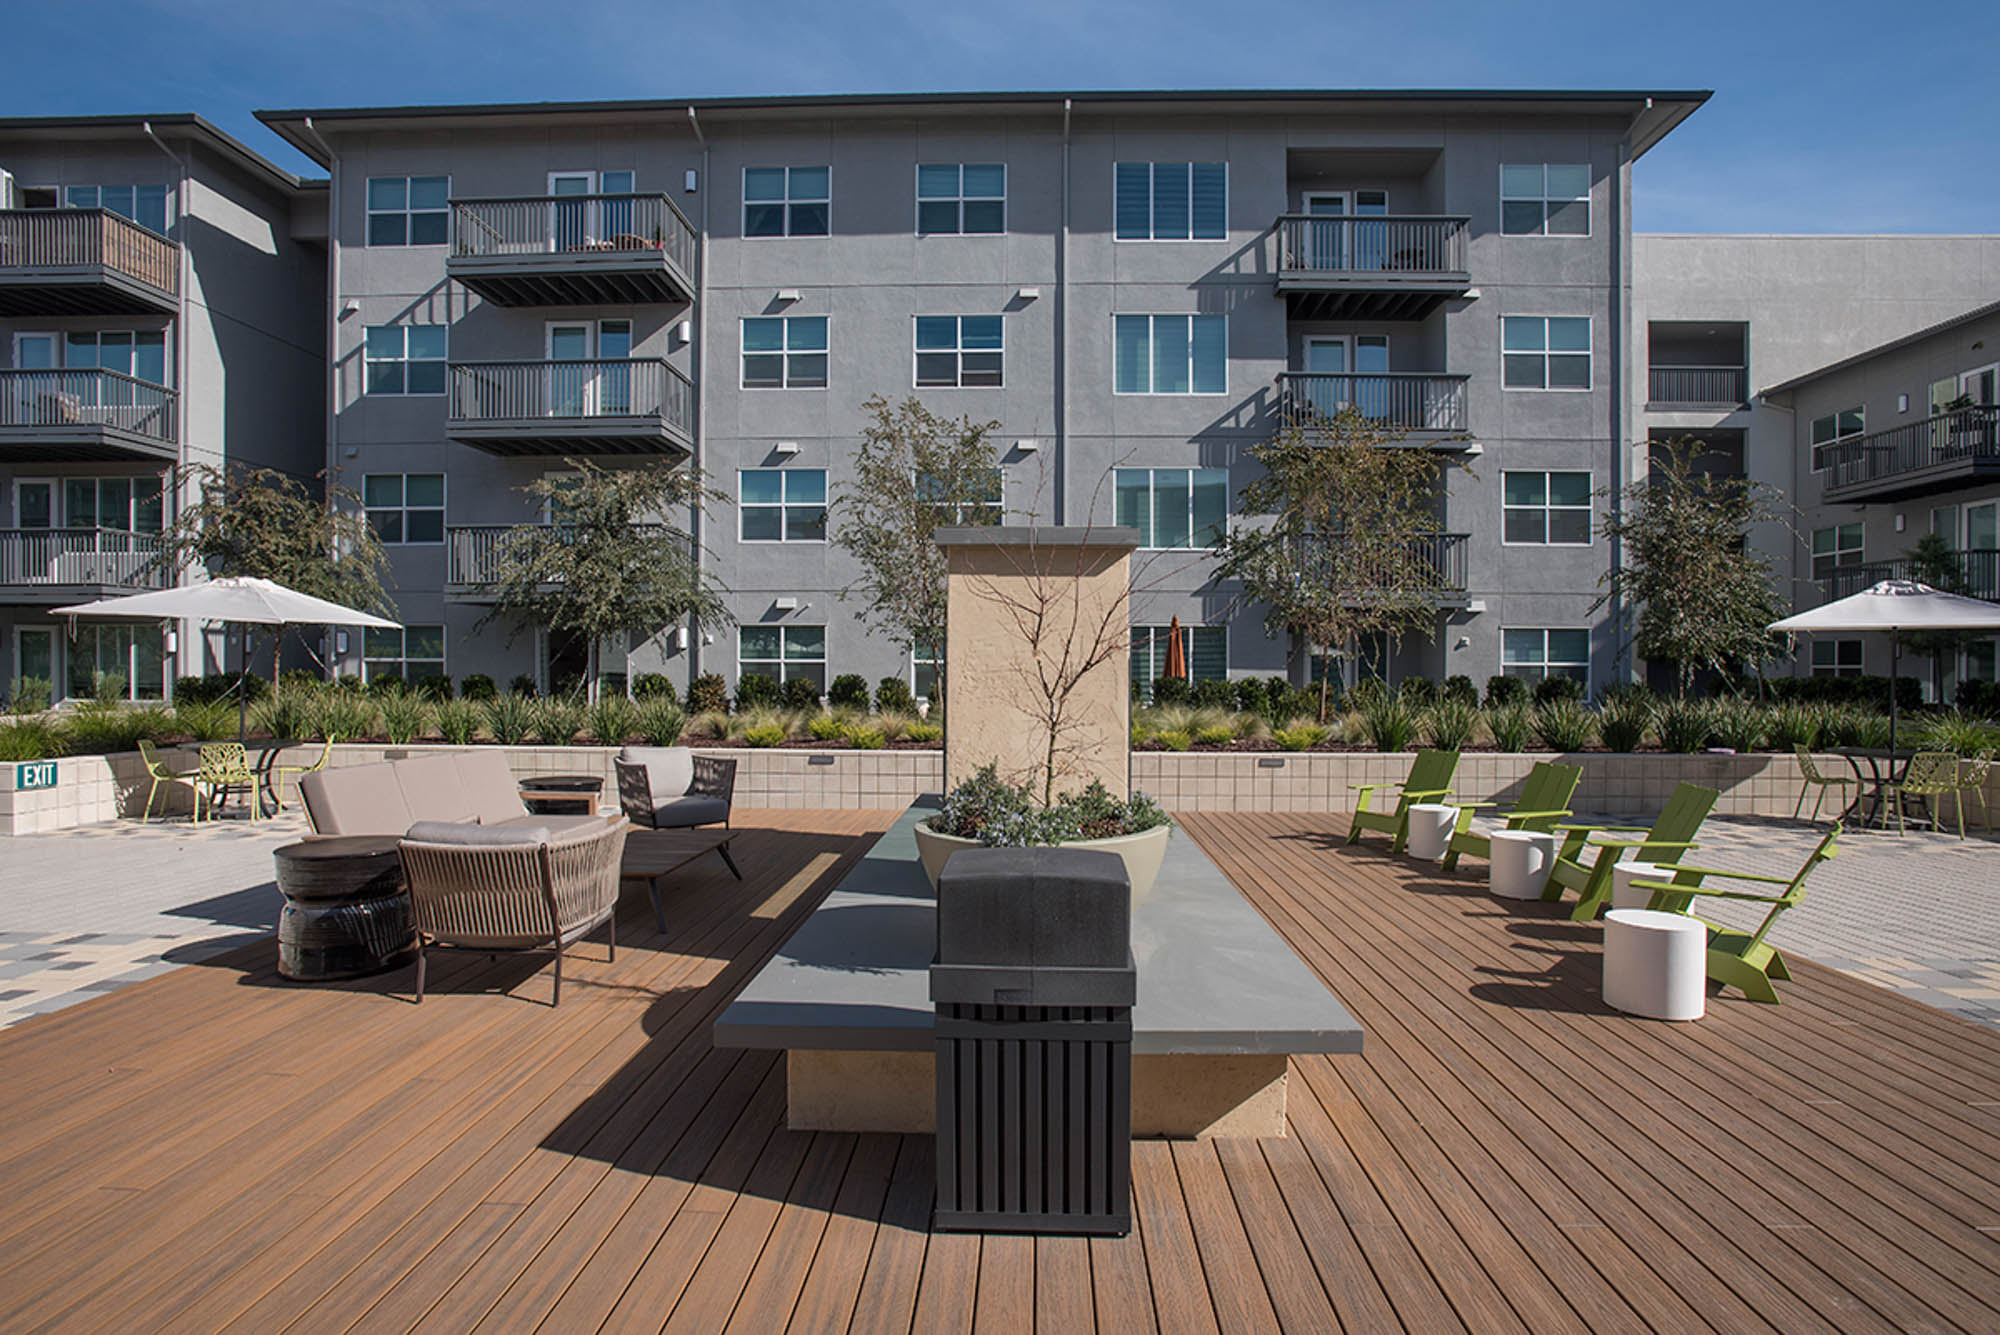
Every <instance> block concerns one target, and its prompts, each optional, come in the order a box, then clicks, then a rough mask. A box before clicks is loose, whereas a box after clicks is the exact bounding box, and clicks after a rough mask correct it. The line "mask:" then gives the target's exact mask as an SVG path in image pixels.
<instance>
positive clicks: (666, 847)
mask: <svg viewBox="0 0 2000 1335" xmlns="http://www.w3.org/2000/svg"><path fill="white" fill-rule="evenodd" d="M735 834H736V831H734V830H731V829H728V828H726V827H725V828H723V829H720V830H716V829H702V830H633V831H632V832H631V833H630V834H628V835H626V836H625V856H624V858H623V859H622V860H621V861H620V862H619V864H618V876H619V879H620V880H625V881H644V882H646V893H647V894H648V895H650V896H651V897H652V900H653V923H654V925H655V926H657V927H658V928H659V929H660V932H661V933H662V934H663V935H664V934H665V932H666V930H667V918H666V914H665V913H663V912H662V911H661V909H660V880H661V878H662V877H664V876H667V875H668V874H669V873H671V872H676V871H679V870H680V869H681V868H682V867H685V866H686V865H687V864H688V863H690V862H693V861H694V860H695V859H696V858H698V857H700V856H701V855H702V854H704V853H720V854H721V855H722V860H723V862H724V863H726V864H728V867H729V870H730V873H731V874H732V875H734V876H735V877H736V879H737V880H739V881H740V880H742V879H743V873H742V872H740V871H737V870H736V859H735V858H732V857H730V856H729V841H730V840H731V839H732V838H734V837H735Z"/></svg>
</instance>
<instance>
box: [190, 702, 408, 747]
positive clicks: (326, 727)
mask: <svg viewBox="0 0 2000 1335" xmlns="http://www.w3.org/2000/svg"><path fill="white" fill-rule="evenodd" d="M216 708H219V709H223V711H224V717H225V718H227V717H228V711H227V708H226V707H225V706H222V705H219V704H218V705H217V706H216ZM379 712H380V710H379V708H378V707H377V703H376V701H375V698H374V697H373V696H369V695H364V694H362V693H361V692H359V691H327V692H325V693H324V694H322V695H321V696H319V698H318V699H316V700H314V701H313V703H312V735H313V736H314V737H318V738H321V739H325V738H329V737H331V738H333V739H335V740H336V741H342V742H351V741H354V740H355V739H356V738H359V737H371V736H373V735H374V733H375V724H376V715H377V714H378V713H379ZM227 726H228V727H229V728H230V730H231V731H232V732H233V731H234V730H235V724H234V722H233V721H232V722H230V723H229V724H228V725H227Z"/></svg>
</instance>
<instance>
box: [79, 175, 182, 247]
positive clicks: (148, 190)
mask: <svg viewBox="0 0 2000 1335" xmlns="http://www.w3.org/2000/svg"><path fill="white" fill-rule="evenodd" d="M63 203H64V204H65V205H66V206H68V207H69V208H72V209H103V210H104V211H105V212H107V213H115V214H117V215H118V216H119V217H121V218H124V219H126V220H128V221H130V222H135V223H138V224H139V226H141V227H144V228H146V229H148V230H149V231H154V232H158V233H159V234H160V235H161V236H165V235H166V234H167V187H165V186H163V185H73V186H70V187H69V188H68V189H67V190H66V191H64V192H63Z"/></svg>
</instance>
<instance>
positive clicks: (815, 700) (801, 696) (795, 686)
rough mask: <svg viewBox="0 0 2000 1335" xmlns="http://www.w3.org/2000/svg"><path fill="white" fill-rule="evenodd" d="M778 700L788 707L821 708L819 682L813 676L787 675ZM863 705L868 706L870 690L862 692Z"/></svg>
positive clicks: (801, 708) (864, 707) (801, 709)
mask: <svg viewBox="0 0 2000 1335" xmlns="http://www.w3.org/2000/svg"><path fill="white" fill-rule="evenodd" d="M778 702H779V703H780V704H782V705H783V706H784V707H785V708H787V709H796V710H800V711H802V712H803V711H807V710H814V709H818V708H819V683H818V682H816V681H814V680H813V679H812V678H811V677H787V678H785V684H784V686H783V687H782V688H781V689H780V690H779V691H778ZM861 707H862V708H863V709H866V708H867V707H868V692H867V691H865V690H864V691H863V692H862V693H861Z"/></svg>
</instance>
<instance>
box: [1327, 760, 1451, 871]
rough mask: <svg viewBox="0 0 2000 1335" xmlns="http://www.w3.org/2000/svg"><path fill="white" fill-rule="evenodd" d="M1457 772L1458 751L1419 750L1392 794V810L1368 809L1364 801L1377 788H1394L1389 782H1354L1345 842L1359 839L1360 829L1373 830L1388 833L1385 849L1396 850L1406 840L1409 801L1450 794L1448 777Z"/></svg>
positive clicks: (1368, 799)
mask: <svg viewBox="0 0 2000 1335" xmlns="http://www.w3.org/2000/svg"><path fill="white" fill-rule="evenodd" d="M1456 773H1458V752H1456V751H1419V752H1417V758H1416V759H1415V760H1413V761H1411V762H1410V773H1409V775H1408V777H1406V778H1405V779H1404V780H1403V782H1402V784H1401V785H1400V787H1401V789H1402V791H1401V792H1400V793H1398V794H1397V796H1396V808H1395V810H1393V811H1370V810H1369V809H1368V804H1369V802H1370V801H1372V800H1373V799H1374V796H1375V790H1376V789H1378V788H1395V787H1398V786H1399V785H1397V784H1393V783H1357V784H1355V785H1354V790H1355V791H1356V792H1358V793H1360V794H1361V800H1360V802H1359V803H1358V804H1356V807H1355V811H1354V819H1353V820H1352V821H1350V822H1349V823H1348V826H1347V842H1348V843H1350V844H1351V843H1353V842H1355V841H1356V840H1357V839H1359V838H1361V832H1362V831H1363V830H1377V831H1380V832H1381V833H1383V834H1386V835H1388V836H1389V849H1390V851H1391V852H1394V853H1400V852H1402V851H1403V845H1404V844H1406V843H1408V842H1409V839H1410V804H1411V803H1412V802H1435V801H1438V800H1439V799H1440V798H1445V797H1449V796H1451V778H1452V775H1454V774H1456Z"/></svg>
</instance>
